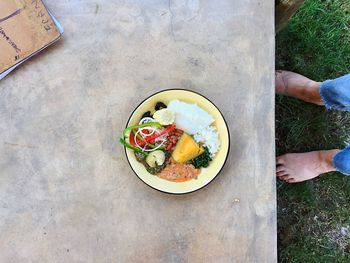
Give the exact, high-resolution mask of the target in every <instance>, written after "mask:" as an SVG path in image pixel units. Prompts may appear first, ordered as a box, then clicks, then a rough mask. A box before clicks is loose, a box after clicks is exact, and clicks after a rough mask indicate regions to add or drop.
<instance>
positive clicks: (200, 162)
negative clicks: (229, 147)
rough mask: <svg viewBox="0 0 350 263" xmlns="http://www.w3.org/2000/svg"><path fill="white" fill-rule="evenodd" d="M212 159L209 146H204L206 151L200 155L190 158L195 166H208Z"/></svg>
mask: <svg viewBox="0 0 350 263" xmlns="http://www.w3.org/2000/svg"><path fill="white" fill-rule="evenodd" d="M210 161H212V159H211V157H210V153H209V149H208V147H204V153H202V154H201V155H199V156H198V157H196V158H194V159H192V160H190V164H192V165H193V166H194V167H195V168H197V169H198V168H201V167H204V168H206V167H208V166H209V162H210Z"/></svg>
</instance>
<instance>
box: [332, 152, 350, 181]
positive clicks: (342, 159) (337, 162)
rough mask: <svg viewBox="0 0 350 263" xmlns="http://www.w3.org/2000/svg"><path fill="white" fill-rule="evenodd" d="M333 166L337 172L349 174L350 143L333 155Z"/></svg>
mask: <svg viewBox="0 0 350 263" xmlns="http://www.w3.org/2000/svg"><path fill="white" fill-rule="evenodd" d="M333 166H334V167H335V169H336V170H337V171H338V172H341V173H342V174H345V175H350V145H348V146H347V147H346V148H345V149H344V150H342V151H340V152H338V153H337V154H336V155H335V156H334V157H333Z"/></svg>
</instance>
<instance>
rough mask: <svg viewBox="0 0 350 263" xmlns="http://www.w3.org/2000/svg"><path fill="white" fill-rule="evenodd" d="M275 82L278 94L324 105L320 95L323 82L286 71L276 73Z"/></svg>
mask: <svg viewBox="0 0 350 263" xmlns="http://www.w3.org/2000/svg"><path fill="white" fill-rule="evenodd" d="M275 82H276V83H275V88H276V93H279V94H282V95H286V96H292V97H295V98H298V99H301V100H303V101H306V102H310V103H314V104H317V105H324V102H323V101H322V98H321V95H320V86H321V82H317V81H313V80H311V79H308V78H307V77H304V76H302V75H300V74H297V73H294V72H291V71H284V70H277V71H276V72H275Z"/></svg>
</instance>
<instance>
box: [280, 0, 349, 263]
mask: <svg viewBox="0 0 350 263" xmlns="http://www.w3.org/2000/svg"><path fill="white" fill-rule="evenodd" d="M276 68H277V69H286V70H291V71H295V72H298V73H301V74H303V75H305V76H307V77H309V78H312V79H314V80H317V81H322V80H325V79H331V78H335V77H338V76H341V75H344V74H347V73H350V1H341V0H323V1H322V0H306V2H305V4H304V5H303V6H302V7H301V9H300V10H299V11H298V13H297V14H296V15H295V16H294V17H293V18H292V19H291V21H290V22H289V24H288V26H287V27H286V28H285V29H284V30H283V31H281V32H280V33H279V34H278V35H277V37H276ZM349 138H350V114H349V113H344V112H336V111H327V110H325V108H324V107H319V106H315V105H311V104H307V103H304V102H301V101H298V100H296V99H293V98H288V97H283V96H277V97H276V149H277V154H278V155H279V154H283V153H286V152H305V151H311V150H320V149H333V148H342V147H344V146H345V145H346V142H347V141H349ZM277 195H278V241H279V242H278V243H279V247H278V251H279V261H280V262H288V263H289V262H350V234H349V235H345V236H344V235H341V231H340V230H341V228H342V227H343V228H346V227H349V233H350V177H346V176H343V175H341V174H339V173H330V174H327V175H322V176H320V177H318V178H316V179H314V180H312V181H309V182H304V183H299V184H287V183H282V182H278V183H277Z"/></svg>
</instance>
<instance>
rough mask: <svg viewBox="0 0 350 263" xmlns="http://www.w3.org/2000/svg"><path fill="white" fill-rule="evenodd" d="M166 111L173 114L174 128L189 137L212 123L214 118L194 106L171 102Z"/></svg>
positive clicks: (175, 101) (176, 101) (177, 101)
mask: <svg viewBox="0 0 350 263" xmlns="http://www.w3.org/2000/svg"><path fill="white" fill-rule="evenodd" d="M168 109H169V110H171V111H172V112H173V113H175V124H176V126H177V127H178V128H179V129H181V130H183V131H185V132H186V133H188V134H190V135H194V134H196V133H199V132H200V131H201V130H203V129H204V128H206V127H208V126H209V125H210V124H212V123H213V122H214V118H213V117H212V116H211V115H210V114H209V113H208V112H206V111H205V110H203V109H202V108H200V107H198V106H197V105H196V104H189V103H185V102H182V101H179V100H172V101H170V102H169V104H168Z"/></svg>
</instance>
